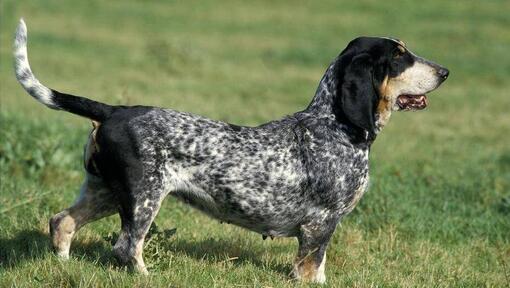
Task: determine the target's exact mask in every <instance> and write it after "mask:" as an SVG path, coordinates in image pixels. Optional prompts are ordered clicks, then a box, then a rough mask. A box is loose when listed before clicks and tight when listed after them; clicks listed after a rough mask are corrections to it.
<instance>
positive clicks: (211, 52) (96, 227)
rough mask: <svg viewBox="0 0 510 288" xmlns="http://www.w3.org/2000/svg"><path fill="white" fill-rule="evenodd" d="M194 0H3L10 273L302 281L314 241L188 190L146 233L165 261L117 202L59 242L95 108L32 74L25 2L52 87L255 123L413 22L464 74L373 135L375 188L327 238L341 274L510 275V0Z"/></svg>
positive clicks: (53, 280)
mask: <svg viewBox="0 0 510 288" xmlns="http://www.w3.org/2000/svg"><path fill="white" fill-rule="evenodd" d="M191 2H194V1H99V0H95V1H54V0H45V1H42V0H41V1H28V0H23V1H21V0H16V1H15V0H4V1H1V2H0V8H1V15H0V21H1V22H0V24H1V27H0V29H1V30H0V89H1V90H0V92H1V98H0V99H1V112H0V121H1V130H0V177H1V179H0V180H1V185H0V286H15V287H33V286H46V287H59V286H64V287H65V286H68V287H71V286H72V287H76V286H80V287H96V286H120V287H133V286H135V287H160V286H162V287H167V286H171V287H293V286H300V285H299V284H297V283H296V282H294V281H291V280H290V279H289V277H287V275H288V273H289V272H290V269H291V265H290V263H291V262H292V260H293V258H294V253H295V250H296V248H297V241H295V240H294V239H275V240H274V241H270V240H266V241H262V239H261V237H260V235H257V234H255V233H252V232H248V231H246V230H242V229H240V228H237V227H233V226H229V225H226V224H223V225H222V224H220V223H219V222H218V221H215V220H212V219H209V218H207V217H206V216H204V215H202V214H201V213H199V212H197V211H195V210H193V209H192V208H190V207H188V206H185V205H183V204H181V203H179V202H177V201H176V200H174V199H173V198H169V199H167V200H166V201H165V203H164V205H163V208H162V209H161V212H160V213H159V216H158V217H157V219H156V223H157V225H158V229H157V230H154V232H153V233H152V234H151V235H152V236H151V238H150V240H148V242H146V243H147V245H146V248H145V255H144V256H145V261H146V263H147V264H148V265H149V270H150V272H151V273H150V276H147V277H144V276H140V275H136V274H132V273H130V272H129V271H126V269H124V268H122V267H119V266H118V265H117V264H116V261H115V260H114V257H113V254H112V252H111V241H113V240H114V239H115V233H117V232H118V230H119V219H118V217H117V216H112V217H109V218H106V219H103V220H101V221H98V222H95V223H93V224H90V225H88V226H86V227H84V228H83V229H82V230H81V231H80V233H78V235H77V237H76V239H75V241H74V242H73V246H72V249H71V259H70V260H69V261H67V262H62V261H60V260H59V259H58V258H57V257H55V256H54V255H53V254H52V253H51V248H50V242H49V239H48V224H47V223H48V219H49V218H50V217H51V216H52V215H53V214H55V213H57V212H58V211H60V210H62V209H63V208H65V207H67V206H68V205H69V204H71V203H72V201H73V200H74V198H75V197H76V196H77V194H78V187H79V185H80V183H81V181H82V178H83V172H82V163H81V153H82V147H83V144H84V143H85V140H86V138H87V133H88V131H89V129H90V123H89V122H88V121H87V120H84V119H82V118H78V117H76V116H73V115H70V114H66V113H59V112H55V111H51V110H49V109H47V108H45V107H43V106H42V105H40V104H38V103H36V102H35V101H34V100H33V99H32V98H31V97H29V96H28V95H27V94H26V93H25V92H24V91H23V90H22V89H21V87H20V86H19V85H18V83H17V82H16V81H15V78H14V75H13V69H12V65H11V63H12V59H11V43H12V41H11V39H12V33H13V31H14V28H15V25H16V23H17V20H18V18H19V17H24V18H25V20H26V22H27V25H28V29H29V53H30V59H31V64H32V68H33V69H34V71H35V72H36V74H37V75H38V76H39V78H40V79H41V80H42V82H44V83H46V84H47V85H49V86H50V87H54V88H56V89H58V90H61V91H66V92H70V93H73V94H78V95H85V96H88V97H90V98H93V99H96V100H100V101H104V102H107V103H114V104H146V105H156V106H164V107H172V108H175V109H178V110H185V111H190V112H193V113H197V114H202V115H205V116H208V117H211V118H214V119H220V120H225V121H229V122H232V123H235V124H243V125H257V124H260V123H263V122H265V121H269V120H271V119H276V118H279V117H281V116H283V115H285V114H290V113H293V112H295V111H298V110H300V109H303V108H304V107H305V106H306V105H307V104H308V101H310V100H311V97H312V96H313V93H314V91H315V88H316V85H317V83H318V81H319V79H320V77H321V76H322V73H323V71H324V70H325V68H326V67H327V65H328V64H329V61H330V60H331V59H332V58H333V57H334V56H335V55H337V54H338V53H339V51H341V50H342V49H343V48H344V47H345V45H346V44H347V43H348V41H349V40H351V39H352V38H354V37H356V36H358V35H391V36H396V37H398V38H400V39H402V40H404V41H405V42H406V43H407V44H408V46H409V47H410V48H411V49H412V50H414V51H415V52H416V53H418V54H419V55H422V56H425V57H426V58H429V59H432V60H435V61H436V62H438V63H441V64H443V65H444V66H446V67H448V68H449V69H450V70H451V74H450V75H451V76H450V78H449V79H448V81H447V82H446V83H445V84H444V85H443V86H442V87H441V88H440V89H439V90H438V91H436V92H434V93H432V94H431V95H429V96H430V97H429V101H430V105H429V108H428V109H427V110H425V111H423V112H417V113H397V114H394V115H393V117H392V120H391V121H390V124H389V125H388V126H387V127H386V128H385V131H384V132H383V133H382V134H381V135H380V136H379V137H378V139H377V141H376V142H375V144H374V146H373V147H372V153H371V171H372V172H371V173H372V177H371V180H372V182H371V186H370V189H369V192H368V193H367V194H366V195H365V197H364V198H363V200H362V201H361V203H360V204H359V205H358V207H357V208H356V209H355V211H354V212H353V213H352V214H351V215H349V216H348V217H346V218H345V219H344V220H343V222H342V225H341V226H339V227H338V228H337V231H336V232H335V234H334V237H333V239H332V241H331V243H330V246H329V249H328V263H327V266H326V275H327V277H328V285H329V286H330V287H351V286H352V287H509V286H510V113H509V107H510V95H509V91H510V84H508V83H509V79H510V54H509V53H508V51H509V50H508V49H509V47H510V29H509V28H510V17H508V11H510V2H509V1H506V0H501V1H496V0H493V1H440V0H435V1H404V0H402V1H376V0H373V1H372V0H370V1H369V0H362V1H320V2H319V1H299V2H296V1H256V2H255V1H244V2H243V1H201V2H200V3H193V4H192V3H191ZM319 3H320V4H319ZM174 228H176V230H172V229H174Z"/></svg>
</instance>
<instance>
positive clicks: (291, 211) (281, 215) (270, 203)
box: [164, 169, 309, 237]
mask: <svg viewBox="0 0 510 288" xmlns="http://www.w3.org/2000/svg"><path fill="white" fill-rule="evenodd" d="M193 170H195V171H194V173H193V172H192V171H193ZM167 171H168V173H167V175H168V176H167V177H166V180H165V181H164V182H165V183H166V186H167V191H168V193H169V194H170V195H172V196H174V197H175V198H177V199H179V200H181V201H183V202H184V203H186V204H189V205H191V206H193V207H194V208H196V209H198V210H200V211H202V212H204V213H206V214H207V215H209V216H211V217H213V218H216V219H218V220H220V221H222V222H226V223H231V224H234V225H237V226H241V227H243V228H246V229H249V230H252V231H255V232H257V233H261V234H263V235H269V236H274V237H287V236H296V233H297V231H298V227H299V225H300V220H301V219H302V218H303V216H304V215H305V214H306V212H307V211H306V209H307V207H308V206H309V205H306V204H305V202H303V201H302V199H301V200H300V199H299V195H298V193H297V192H295V190H296V189H295V188H296V187H297V186H299V183H296V182H293V181H290V182H285V183H282V182H280V181H278V182H279V185H272V184H273V183H272V182H274V181H276V180H274V181H271V180H268V182H269V184H268V186H266V187H265V188H261V187H254V186H251V185H249V184H246V183H249V181H242V182H239V183H237V184H236V183H229V182H230V181H229V180H228V179H229V178H228V176H229V175H230V176H232V175H231V174H229V175H223V177H220V178H219V179H218V178H215V179H214V180H212V179H213V178H214V177H208V178H202V177H201V175H200V173H197V172H196V169H184V170H183V169H179V170H178V171H176V170H175V169H169V170H167ZM276 175H277V174H276ZM226 183H227V184H226ZM241 183H242V184H241ZM276 187H278V188H279V189H278V190H273V189H276ZM291 187H292V188H294V189H291ZM292 190H294V192H292Z"/></svg>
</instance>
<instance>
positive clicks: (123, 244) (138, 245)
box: [113, 191, 163, 274]
mask: <svg viewBox="0 0 510 288" xmlns="http://www.w3.org/2000/svg"><path fill="white" fill-rule="evenodd" d="M135 195H145V196H146V197H147V198H144V197H139V198H138V199H133V200H132V201H133V203H134V204H133V205H123V208H122V209H121V211H122V212H121V213H120V216H121V221H122V231H121V233H120V235H119V239H118V240H117V242H116V243H115V246H114V248H113V250H114V252H115V254H116V256H117V258H118V259H119V261H120V262H121V263H123V264H131V265H133V267H134V269H135V270H137V271H138V272H140V273H142V274H148V271H147V268H146V267H145V263H144V261H143V257H142V252H143V244H144V240H145V236H146V235H147V232H148V231H149V228H150V226H151V224H152V222H153V221H154V218H155V217H156V215H157V213H158V211H159V208H160V207H161V202H162V200H163V196H162V194H161V193H158V192H157V191H150V192H147V193H137V194H135ZM151 196H153V197H151ZM129 202H131V201H129ZM129 202H128V203H129Z"/></svg>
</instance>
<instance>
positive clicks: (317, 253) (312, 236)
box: [292, 219, 337, 283]
mask: <svg viewBox="0 0 510 288" xmlns="http://www.w3.org/2000/svg"><path fill="white" fill-rule="evenodd" d="M336 223H337V221H336V220H335V219H331V220H330V221H326V222H324V223H317V224H307V225H302V226H301V233H300V235H299V236H298V241H299V249H298V254H297V257H296V260H295V262H294V269H293V271H292V274H293V276H294V277H295V278H296V279H299V280H303V281H305V282H315V283H325V282H326V274H325V266H326V248H327V246H328V243H329V239H330V238H331V235H332V234H333V232H334V231H335V227H336Z"/></svg>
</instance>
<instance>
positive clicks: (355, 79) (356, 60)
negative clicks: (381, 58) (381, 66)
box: [338, 53, 378, 135]
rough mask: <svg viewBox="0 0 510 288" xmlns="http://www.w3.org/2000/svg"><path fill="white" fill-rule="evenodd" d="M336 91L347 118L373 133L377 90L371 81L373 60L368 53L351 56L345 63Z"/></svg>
mask: <svg viewBox="0 0 510 288" xmlns="http://www.w3.org/2000/svg"><path fill="white" fill-rule="evenodd" d="M342 72H343V79H340V83H339V87H338V92H339V94H340V95H338V96H339V99H338V100H339V102H340V103H338V104H339V105H340V107H338V108H341V110H342V111H343V114H344V115H345V117H347V119H348V120H349V121H350V122H351V123H352V124H354V125H355V126H357V127H359V128H363V129H365V130H366V131H368V133H370V135H375V132H376V131H375V129H376V127H375V109H377V98H378V96H377V92H376V91H375V88H374V81H373V62H372V59H371V56H370V55H369V54H368V53H362V54H359V55H356V56H354V57H353V58H352V60H351V62H350V63H349V64H348V65H346V67H345V70H344V71H342Z"/></svg>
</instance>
